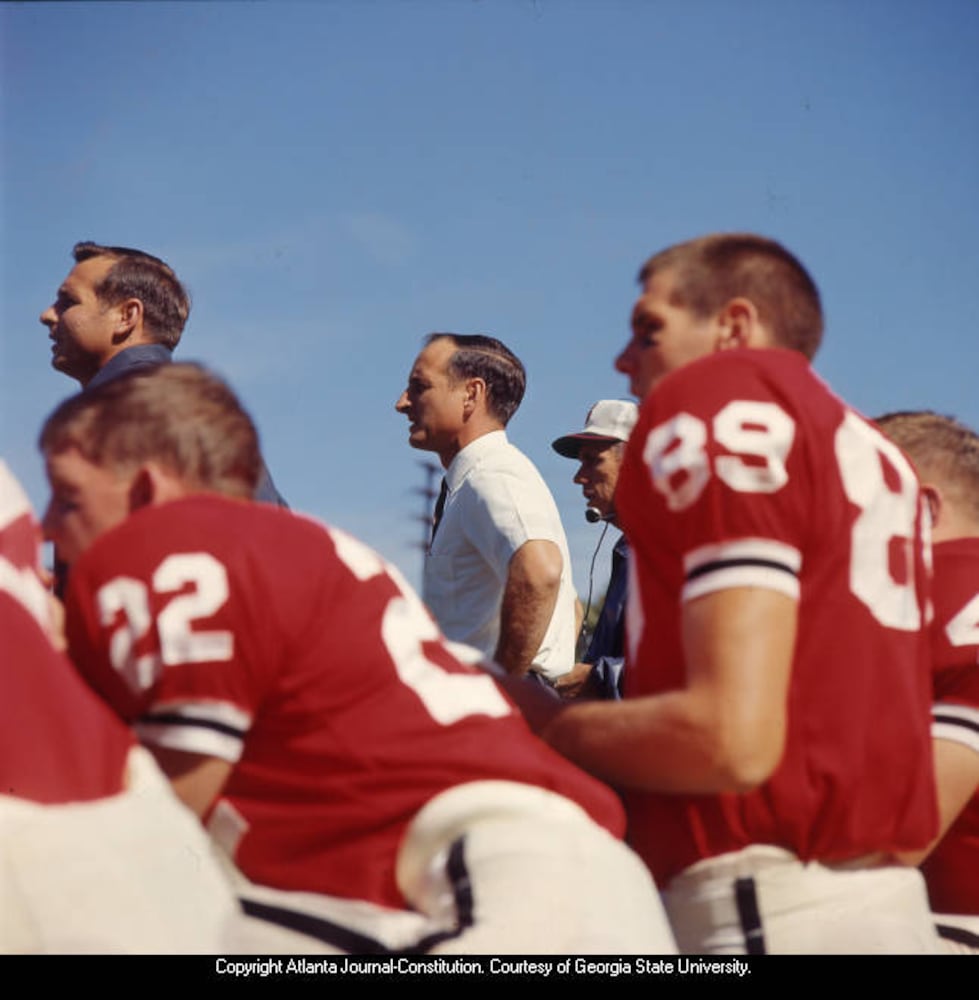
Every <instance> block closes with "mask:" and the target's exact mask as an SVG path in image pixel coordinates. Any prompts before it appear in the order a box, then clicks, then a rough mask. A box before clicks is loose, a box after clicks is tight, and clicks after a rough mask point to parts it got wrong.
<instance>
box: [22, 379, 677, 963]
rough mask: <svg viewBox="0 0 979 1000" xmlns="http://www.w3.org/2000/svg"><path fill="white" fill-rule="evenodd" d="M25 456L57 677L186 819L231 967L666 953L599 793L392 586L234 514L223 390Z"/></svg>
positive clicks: (94, 425)
mask: <svg viewBox="0 0 979 1000" xmlns="http://www.w3.org/2000/svg"><path fill="white" fill-rule="evenodd" d="M185 413H187V414H189V415H190V416H191V417H192V421H191V422H190V427H191V428H192V432H190V433H189V432H188V420H187V419H186V418H185V416H184V414H185ZM133 425H136V426H135V429H134V428H133ZM40 442H41V447H42V450H43V451H44V453H45V460H46V465H47V472H48V477H49V480H50V482H51V490H52V496H51V503H50V505H49V507H48V511H47V514H46V515H45V518H44V525H45V530H46V533H47V535H48V537H49V538H51V539H53V540H54V541H55V542H57V543H60V544H61V546H62V547H63V548H64V549H65V550H66V551H70V552H72V554H73V556H74V558H75V562H74V563H73V565H72V571H71V575H70V578H69V586H68V595H67V600H66V602H65V610H66V634H67V638H68V646H69V652H70V654H71V656H72V659H73V660H74V662H75V663H76V665H77V666H78V668H79V670H81V671H82V673H83V674H84V675H85V677H86V678H87V679H88V681H89V682H90V683H91V684H92V686H93V687H94V688H95V689H96V690H97V691H98V692H99V694H101V695H102V696H103V698H105V700H106V701H107V702H108V703H109V704H110V705H111V706H112V707H113V708H114V709H115V710H116V711H117V712H118V713H119V714H120V715H121V716H122V717H123V719H124V720H125V721H127V722H129V723H131V724H133V725H134V726H135V728H136V732H137V734H138V736H139V737H140V739H141V740H142V741H143V742H144V743H145V744H146V745H147V746H148V747H149V748H150V749H151V750H152V752H153V753H154V755H155V756H156V757H157V759H158V760H159V762H160V764H161V766H162V767H163V769H164V771H165V772H166V773H167V774H168V775H169V776H170V779H171V781H172V783H173V787H174V789H175V790H176V792H177V794H178V796H179V797H180V798H181V799H182V800H183V801H184V802H185V804H186V805H187V806H189V807H190V808H191V809H192V810H194V812H196V813H197V814H198V815H200V816H201V817H202V818H203V819H205V820H206V822H207V825H208V829H209V830H210V831H211V833H212V835H213V837H214V840H215V842H216V844H217V845H218V846H219V847H220V848H221V850H222V852H223V854H224V855H225V857H226V859H227V860H228V866H229V874H230V876H231V877H232V879H233V880H234V883H235V886H236V889H237V891H238V894H239V896H240V898H241V901H242V906H243V908H244V910H245V912H246V913H247V914H248V915H249V917H250V918H251V919H252V920H253V921H254V923H245V924H243V926H242V928H241V929H242V930H243V931H250V932H251V934H250V936H249V940H248V941H247V942H245V943H240V942H239V943H238V944H237V947H238V948H239V949H242V948H243V949H244V950H255V951H257V952H259V953H267V952H268V951H270V950H274V951H278V950H285V951H287V952H290V953H302V952H304V951H307V950H316V951H327V950H333V951H336V950H342V951H346V952H351V951H352V952H356V953H360V954H365V953H366V954H379V953H382V952H384V951H386V950H389V949H408V950H411V951H415V952H419V951H428V950H431V951H436V952H452V951H456V952H469V953H476V954H494V953H499V952H507V953H514V952H517V953H524V952H529V953H532V954H537V953H542V952H551V953H553V952H558V953H561V954H576V953H581V952H588V953H599V954H619V953H625V954H634V953H643V952H653V953H657V952H672V951H673V950H674V945H673V942H672V940H671V937H670V933H669V929H668V927H667V925H666V919H665V916H664V914H663V912H662V908H661V904H660V902H659V898H658V894H657V893H656V891H655V886H654V885H653V883H652V880H651V879H650V878H649V876H648V872H647V871H646V870H645V868H644V866H643V865H642V863H641V861H640V860H639V859H638V858H637V857H635V855H634V854H633V853H632V852H631V851H629V850H628V849H627V848H626V847H625V845H624V844H623V843H622V842H621V835H622V832H623V830H624V815H623V812H622V808H621V804H620V803H619V801H618V799H617V797H616V796H615V795H614V793H613V792H612V791H611V790H610V789H608V788H606V787H604V786H603V785H602V784H601V783H599V782H597V781H595V780H594V779H593V778H591V777H590V776H588V775H586V774H584V773H583V772H581V771H579V770H578V769H577V768H576V767H574V766H572V765H571V764H570V763H568V761H566V760H564V759H563V758H561V757H560V756H559V755H558V754H556V753H554V751H552V750H551V749H550V748H549V747H547V746H546V745H545V744H544V743H543V742H541V741H540V740H539V739H537V738H536V737H534V736H533V734H532V733H531V732H530V731H529V730H528V728H527V725H526V723H525V722H524V720H523V719H522V718H521V716H520V713H519V712H517V711H516V710H515V708H514V706H513V705H512V703H511V702H510V701H508V700H507V699H506V698H505V697H504V696H503V694H502V692H501V691H500V689H499V687H498V686H497V683H496V681H495V680H494V678H493V677H491V676H489V674H488V673H486V672H484V671H483V670H480V669H478V668H476V667H475V666H474V665H472V664H465V663H463V662H461V661H460V660H459V659H458V657H457V655H456V652H455V651H454V650H453V649H452V648H451V647H450V645H449V644H448V643H446V641H445V640H444V638H443V637H442V635H441V633H440V632H439V630H438V629H437V628H436V626H435V623H434V622H433V621H432V619H431V617H430V616H429V614H428V613H427V612H426V610H425V608H424V606H423V605H422V603H421V601H420V600H419V599H418V597H417V596H416V595H415V593H414V592H413V591H412V590H411V589H410V588H409V587H408V585H407V584H406V583H405V582H404V581H403V580H402V579H401V577H400V574H399V573H398V571H397V570H396V569H395V568H394V567H392V566H389V565H387V564H386V563H385V562H384V561H383V560H382V559H381V558H380V557H379V556H378V555H377V554H376V553H374V552H372V551H371V550H370V549H369V548H367V546H365V545H363V544H362V543H361V542H359V541H357V540H356V539H355V538H352V537H351V536H350V535H347V534H346V533H344V532H343V531H340V530H339V529H337V528H333V527H328V526H326V525H320V524H317V523H316V522H314V521H313V520H312V519H310V518H305V517H294V516H292V515H290V514H287V513H285V512H283V511H281V510H279V509H277V508H274V507H272V506H270V505H268V504H255V503H248V502H243V501H242V500H241V499H240V498H241V497H242V496H247V495H248V494H249V492H250V489H251V487H252V486H253V485H254V479H255V476H256V475H257V472H258V461H257V449H256V439H255V432H254V428H253V427H251V425H250V421H249V418H248V415H247V413H245V411H244V410H243V408H242V407H241V405H240V403H238V401H237V400H236V399H235V397H234V395H233V393H231V391H230V390H229V389H228V387H227V386H225V385H224V384H223V383H221V382H220V380H218V379H216V378H215V377H214V376H212V375H210V374H209V373H208V372H206V371H203V370H202V369H199V368H198V367H196V366H193V365H165V366H162V367H159V368H157V369H155V370H151V371H146V372H134V373H131V374H127V375H123V376H121V377H120V378H118V379H116V380H114V381H113V382H110V383H108V384H106V385H103V386H101V387H100V388H98V389H96V390H94V391H92V392H86V393H83V394H80V395H79V396H77V397H75V398H74V399H72V400H68V401H66V402H65V403H63V404H62V405H61V406H60V407H59V408H58V409H57V410H56V411H55V412H54V413H53V414H52V415H51V416H50V417H49V418H48V421H47V422H46V424H45V426H44V429H43V431H42V433H41V438H40ZM93 509H96V510H97V511H98V512H99V515H98V519H97V520H94V521H93V520H92V519H91V518H90V517H89V512H90V511H92V510H93ZM5 902H6V901H5Z"/></svg>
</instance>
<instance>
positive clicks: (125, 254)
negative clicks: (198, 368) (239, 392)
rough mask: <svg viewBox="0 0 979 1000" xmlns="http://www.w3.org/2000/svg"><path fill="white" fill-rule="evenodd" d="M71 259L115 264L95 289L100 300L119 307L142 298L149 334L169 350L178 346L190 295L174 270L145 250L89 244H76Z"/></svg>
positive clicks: (187, 311)
mask: <svg viewBox="0 0 979 1000" xmlns="http://www.w3.org/2000/svg"><path fill="white" fill-rule="evenodd" d="M72 256H73V257H74V258H75V261H76V262H78V263H80V262H81V261H83V260H88V259H89V258H91V257H108V258H109V259H110V260H113V261H115V263H114V264H113V265H112V267H110V268H109V270H108V271H107V272H106V275H105V277H104V278H103V279H102V280H101V281H100V282H99V284H98V285H96V286H95V294H96V295H97V296H98V297H99V300H100V301H101V302H103V303H105V304H106V305H116V304H117V303H119V302H122V301H123V300H124V299H139V300H140V302H142V303H143V324H144V326H145V328H146V332H147V333H148V334H149V335H150V336H151V337H152V338H153V339H154V340H156V341H158V342H159V343H161V344H165V345H166V346H167V347H169V348H170V350H173V349H174V348H175V347H176V346H177V344H178V343H179V341H180V335H181V334H182V333H183V329H184V326H185V325H186V323H187V317H188V316H189V315H190V296H188V294H187V289H186V288H184V286H183V285H182V284H181V283H180V282H179V281H178V280H177V276H176V274H174V272H173V268H171V267H170V266H169V265H168V264H166V263H164V262H163V261H162V260H160V258H159V257H154V256H152V255H151V254H148V253H144V252H143V251H142V250H133V249H132V248H131V247H110V246H102V245H101V244H100V243H91V242H87V241H86V242H83V243H76V244H75V246H74V248H73V250H72Z"/></svg>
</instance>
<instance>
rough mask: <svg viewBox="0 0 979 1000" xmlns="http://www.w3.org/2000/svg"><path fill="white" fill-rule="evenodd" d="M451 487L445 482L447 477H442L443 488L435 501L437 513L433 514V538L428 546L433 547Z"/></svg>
mask: <svg viewBox="0 0 979 1000" xmlns="http://www.w3.org/2000/svg"><path fill="white" fill-rule="evenodd" d="M448 492H449V487H448V486H446V484H445V477H443V478H442V488H441V489H440V490H439V498H438V500H436V501H435V514H434V515H433V516H432V540H431V541H430V542H429V543H428V547H429V548H431V547H432V542H434V541H435V532H436V531H438V530H439V521H441V520H442V512H443V511H444V510H445V498H446V496H447V495H448Z"/></svg>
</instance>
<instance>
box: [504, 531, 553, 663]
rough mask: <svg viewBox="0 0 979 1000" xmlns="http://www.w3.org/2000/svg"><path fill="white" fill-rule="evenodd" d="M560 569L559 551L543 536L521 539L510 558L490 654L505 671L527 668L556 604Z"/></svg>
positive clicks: (537, 648) (531, 661)
mask: <svg viewBox="0 0 979 1000" xmlns="http://www.w3.org/2000/svg"><path fill="white" fill-rule="evenodd" d="M562 568H563V561H562V558H561V550H560V549H559V548H558V547H557V545H555V544H554V543H553V542H550V541H546V540H544V539H533V540H531V541H529V542H525V543H524V544H523V545H522V546H521V547H520V548H519V549H518V550H517V551H516V552H515V553H514V555H513V558H512V559H511V560H510V566H509V570H508V573H507V583H506V588H505V589H504V592H503V602H502V604H501V607H500V638H499V641H498V643H497V646H496V653H495V654H494V659H495V660H496V662H497V663H499V664H500V666H502V667H503V668H504V669H505V670H506V671H507V672H508V673H511V674H514V675H515V676H518V677H519V676H523V675H524V674H526V673H527V671H528V670H530V667H531V664H532V663H533V662H534V657H535V656H536V655H537V651H538V650H539V649H540V647H541V643H542V642H543V641H544V636H545V634H546V633H547V627H548V625H549V624H550V622H551V616H552V615H553V614H554V608H555V606H556V605H557V599H558V593H559V591H560V588H561V571H562ZM568 666H569V667H570V666H571V664H568Z"/></svg>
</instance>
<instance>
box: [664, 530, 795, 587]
mask: <svg viewBox="0 0 979 1000" xmlns="http://www.w3.org/2000/svg"><path fill="white" fill-rule="evenodd" d="M683 565H684V569H685V571H686V583H685V584H684V587H683V593H682V599H683V600H685V601H689V600H692V599H693V598H695V597H700V596H702V595H704V594H710V593H713V592H714V591H717V590H726V589H729V588H731V587H763V588H764V589H766V590H775V591H778V592H779V593H782V594H785V595H786V596H787V597H791V598H792V599H793V600H798V599H799V578H798V573H799V570H800V569H801V567H802V554H801V553H800V552H799V550H798V549H794V548H792V546H790V545H783V544H782V543H781V542H773V541H771V540H770V539H765V538H746V539H739V540H738V541H735V542H726V543H724V544H721V545H705V546H702V547H701V548H699V549H694V550H693V551H692V552H688V553H687V555H686V557H685V558H684V560H683Z"/></svg>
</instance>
